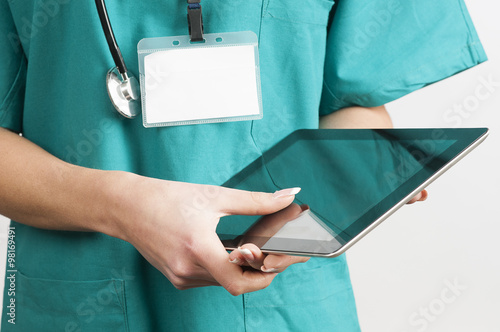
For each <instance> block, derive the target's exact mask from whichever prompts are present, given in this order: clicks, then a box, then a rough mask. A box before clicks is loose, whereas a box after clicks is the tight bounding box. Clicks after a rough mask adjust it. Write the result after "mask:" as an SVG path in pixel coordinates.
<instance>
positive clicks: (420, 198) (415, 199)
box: [406, 189, 429, 204]
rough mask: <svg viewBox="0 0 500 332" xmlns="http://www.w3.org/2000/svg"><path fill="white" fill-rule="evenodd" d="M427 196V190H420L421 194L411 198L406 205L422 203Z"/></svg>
mask: <svg viewBox="0 0 500 332" xmlns="http://www.w3.org/2000/svg"><path fill="white" fill-rule="evenodd" d="M427 196H429V194H428V193H427V190H425V189H424V190H422V191H421V192H419V193H418V194H417V195H416V196H415V197H413V198H412V199H411V200H410V201H409V202H408V203H406V204H413V203H415V202H419V201H420V202H423V201H425V200H426V199H427Z"/></svg>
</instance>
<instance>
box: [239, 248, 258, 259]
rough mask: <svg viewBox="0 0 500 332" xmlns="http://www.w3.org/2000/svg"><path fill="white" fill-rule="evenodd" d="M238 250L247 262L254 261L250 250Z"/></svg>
mask: <svg viewBox="0 0 500 332" xmlns="http://www.w3.org/2000/svg"><path fill="white" fill-rule="evenodd" d="M238 250H239V251H240V253H241V254H242V255H243V257H245V259H246V260H247V261H248V262H253V261H254V260H255V257H253V253H252V252H251V251H250V250H248V249H243V248H238Z"/></svg>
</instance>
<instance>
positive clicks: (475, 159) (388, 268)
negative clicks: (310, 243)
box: [347, 0, 500, 332]
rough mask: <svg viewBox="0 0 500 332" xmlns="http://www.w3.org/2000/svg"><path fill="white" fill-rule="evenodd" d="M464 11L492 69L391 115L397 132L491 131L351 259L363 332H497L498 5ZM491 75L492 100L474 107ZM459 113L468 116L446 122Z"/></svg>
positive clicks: (418, 97) (406, 103)
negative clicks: (422, 199)
mask: <svg viewBox="0 0 500 332" xmlns="http://www.w3.org/2000/svg"><path fill="white" fill-rule="evenodd" d="M466 4H467V6H468V8H469V11H470V13H471V16H472V19H473V21H474V23H475V25H476V28H477V30H478V33H479V37H480V38H481V40H482V42H483V46H484V47H485V49H486V53H487V55H488V58H489V59H490V60H489V61H488V62H487V63H484V64H482V65H480V66H477V67H475V68H473V69H471V70H468V71H466V72H464V73H461V74H459V75H456V76H454V77H452V78H449V79H447V80H445V81H443V82H440V83H437V84H434V85H432V86H429V87H427V88H425V89H422V90H420V91H418V92H416V93H413V94H412V95H409V96H406V97H404V98H402V99H400V100H398V101H396V102H394V103H391V104H389V105H387V108H388V110H389V112H390V114H391V116H392V118H393V121H394V125H395V126H396V127H456V126H457V125H459V126H460V127H489V128H490V130H491V132H490V136H489V137H488V138H487V139H486V141H485V142H484V143H483V144H482V145H480V146H479V147H478V148H477V149H476V150H474V151H472V152H471V153H470V154H469V155H468V156H466V157H465V158H464V159H463V160H462V161H460V162H459V163H458V164H457V165H456V166H454V167H453V168H452V169H451V170H450V171H449V172H447V173H445V174H444V175H443V176H442V177H440V178H439V179H437V180H436V182H434V183H433V184H432V185H431V186H429V188H428V189H429V199H428V200H427V201H426V202H425V203H421V204H415V205H411V206H406V207H404V208H402V209H401V210H399V211H398V212H396V214H394V215H393V216H392V217H390V218H389V219H387V220H386V221H385V222H384V223H383V224H382V225H381V226H380V227H378V228H377V229H376V230H375V231H374V232H372V233H371V234H369V235H368V236H367V237H366V238H364V239H363V240H361V241H360V242H359V243H357V244H356V245H354V247H353V248H351V249H350V250H349V251H348V253H347V258H348V261H349V266H350V270H351V277H352V283H353V287H354V292H355V295H356V301H357V305H358V314H359V318H360V323H361V327H362V330H363V331H364V332H371V331H375V332H416V331H420V332H423V331H429V332H431V331H453V332H461V331H467V332H470V331H478V332H489V331H495V332H498V331H500V258H499V254H500V241H499V237H500V208H499V206H500V20H499V19H498V15H499V13H500V4H499V3H498V1H495V0H474V1H472V0H468V1H467V0H466ZM490 76H491V77H492V79H493V81H494V82H496V84H497V86H496V87H494V92H493V93H492V94H491V95H490V96H489V97H487V98H485V97H484V96H482V95H481V94H479V95H480V98H478V96H476V89H481V90H480V92H483V93H484V92H485V91H486V90H484V88H481V87H480V86H481V85H482V83H481V81H480V80H479V79H480V78H481V77H482V78H484V79H486V80H488V79H489V78H490ZM483 85H484V84H483ZM480 99H483V100H480ZM474 102H477V106H476V105H474ZM455 104H457V105H464V104H466V105H467V107H468V108H469V109H470V111H467V113H465V114H466V115H463V116H458V117H455V118H454V119H453V120H450V116H449V115H448V117H447V116H446V114H450V113H447V112H450V111H449V110H450V109H453V107H454V105H455ZM465 108H466V107H464V109H465ZM457 114H458V113H457ZM455 116H456V115H455ZM447 280H448V281H449V282H450V283H451V284H453V283H458V284H459V287H460V288H461V289H458V290H457V289H452V288H454V287H451V288H450V286H448V284H447ZM453 290H454V291H455V293H453ZM456 294H458V295H456ZM442 296H444V301H443V299H442ZM445 302H448V303H445ZM425 310H428V312H429V313H428V315H427V316H425V314H424V313H423V312H424V311H425Z"/></svg>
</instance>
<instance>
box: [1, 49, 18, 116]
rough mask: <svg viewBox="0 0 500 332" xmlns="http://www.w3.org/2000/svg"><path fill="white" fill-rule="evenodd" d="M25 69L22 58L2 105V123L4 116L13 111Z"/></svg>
mask: <svg viewBox="0 0 500 332" xmlns="http://www.w3.org/2000/svg"><path fill="white" fill-rule="evenodd" d="M22 71H23V60H22V59H21V61H20V63H19V68H18V70H17V74H16V78H15V79H14V82H12V84H11V86H10V89H9V92H7V94H6V96H5V98H4V100H3V102H2V105H0V112H2V117H1V118H0V124H1V123H2V122H3V120H4V117H5V116H6V114H7V113H9V111H11V109H10V108H11V106H12V103H13V102H14V96H15V95H16V94H17V93H18V92H19V89H20V88H21V85H20V84H19V80H20V76H21V73H22Z"/></svg>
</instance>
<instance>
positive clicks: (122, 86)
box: [106, 67, 141, 118]
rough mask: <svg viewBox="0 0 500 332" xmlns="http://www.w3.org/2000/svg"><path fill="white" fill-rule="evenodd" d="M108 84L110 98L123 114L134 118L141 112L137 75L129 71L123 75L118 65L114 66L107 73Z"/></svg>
mask: <svg viewBox="0 0 500 332" xmlns="http://www.w3.org/2000/svg"><path fill="white" fill-rule="evenodd" d="M106 86H107V88H108V95H109V99H110V100H111V102H112V103H113V106H114V107H115V108H116V110H117V111H118V112H119V113H120V114H121V115H123V116H124V117H127V118H134V117H135V116H137V115H138V114H139V113H140V112H141V103H140V95H141V92H140V88H139V82H137V79H136V78H135V77H133V76H131V75H130V76H129V75H127V73H125V74H123V75H122V74H120V72H119V71H118V68H117V67H113V68H111V69H110V70H109V71H108V74H107V75H106Z"/></svg>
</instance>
